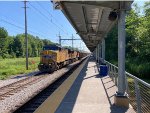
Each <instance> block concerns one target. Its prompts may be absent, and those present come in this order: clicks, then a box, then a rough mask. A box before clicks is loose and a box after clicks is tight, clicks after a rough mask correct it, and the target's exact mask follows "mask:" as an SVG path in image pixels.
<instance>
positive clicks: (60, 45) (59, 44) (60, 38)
mask: <svg viewBox="0 0 150 113" xmlns="http://www.w3.org/2000/svg"><path fill="white" fill-rule="evenodd" d="M58 37H59V45H60V46H61V36H60V32H59V36H58Z"/></svg>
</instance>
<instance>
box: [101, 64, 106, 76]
mask: <svg viewBox="0 0 150 113" xmlns="http://www.w3.org/2000/svg"><path fill="white" fill-rule="evenodd" d="M107 74H108V67H107V65H100V75H101V76H107Z"/></svg>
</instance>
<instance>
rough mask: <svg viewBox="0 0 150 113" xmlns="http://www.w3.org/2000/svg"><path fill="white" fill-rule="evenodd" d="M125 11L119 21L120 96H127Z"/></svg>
mask: <svg viewBox="0 0 150 113" xmlns="http://www.w3.org/2000/svg"><path fill="white" fill-rule="evenodd" d="M125 90H126V89H125V10H121V11H120V16H119V20H118V95H124V94H125Z"/></svg>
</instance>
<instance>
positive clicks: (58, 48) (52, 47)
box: [43, 46, 61, 51]
mask: <svg viewBox="0 0 150 113" xmlns="http://www.w3.org/2000/svg"><path fill="white" fill-rule="evenodd" d="M43 50H53V51H58V50H59V51H60V50H61V48H60V47H58V46H44V47H43Z"/></svg>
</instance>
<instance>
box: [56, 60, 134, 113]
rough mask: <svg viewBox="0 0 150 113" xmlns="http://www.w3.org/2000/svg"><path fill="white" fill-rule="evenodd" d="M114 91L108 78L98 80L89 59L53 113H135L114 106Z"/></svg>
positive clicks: (96, 72) (114, 87) (95, 70)
mask: <svg viewBox="0 0 150 113" xmlns="http://www.w3.org/2000/svg"><path fill="white" fill-rule="evenodd" d="M116 90H117V88H116V86H115V85H114V83H113V82H112V80H111V79H110V78H109V77H108V76H106V77H102V78H100V76H99V74H98V69H97V66H96V63H95V62H94V61H93V60H92V59H91V58H90V59H89V62H88V63H87V64H86V66H85V67H84V68H83V69H82V71H81V72H80V74H79V76H78V78H77V79H76V80H75V82H74V84H73V85H72V87H71V89H70V90H69V92H68V93H67V95H66V96H65V98H64V99H63V101H62V102H61V104H60V106H59V107H58V108H57V110H56V112H55V113H125V112H126V113H135V112H134V110H133V109H132V108H129V109H126V108H123V107H117V106H115V105H114V101H113V100H114V94H115V92H116Z"/></svg>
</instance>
